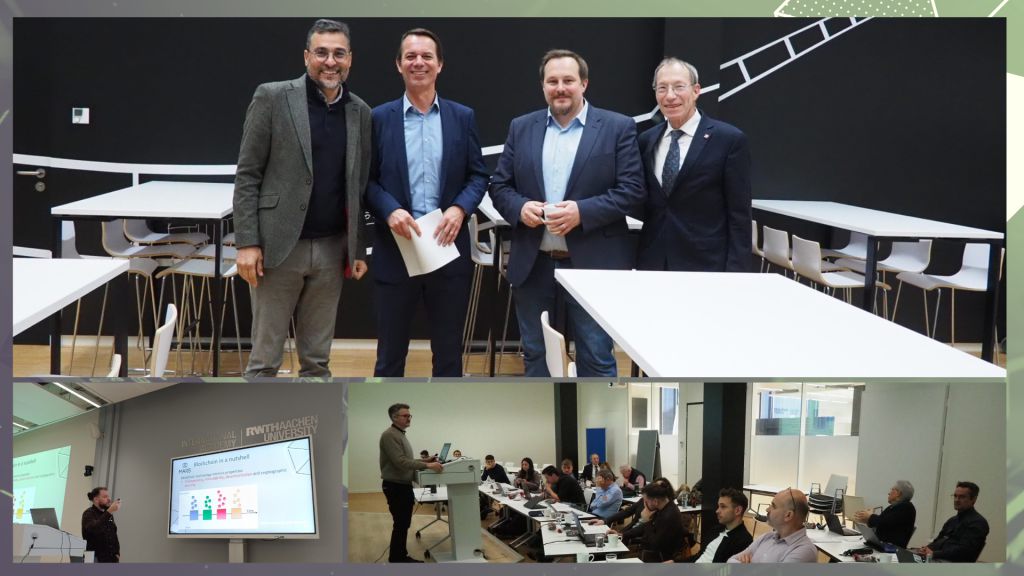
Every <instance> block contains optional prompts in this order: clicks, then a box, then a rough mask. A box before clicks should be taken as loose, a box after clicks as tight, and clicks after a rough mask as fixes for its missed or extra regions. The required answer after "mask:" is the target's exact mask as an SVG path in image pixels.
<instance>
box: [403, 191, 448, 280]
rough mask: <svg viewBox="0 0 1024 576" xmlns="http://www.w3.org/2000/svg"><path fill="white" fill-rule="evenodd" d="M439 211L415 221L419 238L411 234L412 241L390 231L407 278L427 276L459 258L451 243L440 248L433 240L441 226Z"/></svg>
mask: <svg viewBox="0 0 1024 576" xmlns="http://www.w3.org/2000/svg"><path fill="white" fill-rule="evenodd" d="M442 216H443V215H442V214H441V209H440V208H438V209H437V210H434V211H433V212H431V213H429V214H424V215H423V216H420V217H419V218H417V219H416V223H417V224H419V226H420V236H417V235H416V233H415V232H413V233H412V240H407V239H405V238H403V237H402V236H400V235H398V234H395V231H394V230H392V231H391V235H392V236H394V237H395V242H397V243H398V250H399V251H400V252H401V253H402V260H404V261H405V270H406V271H407V272H408V273H409V276H419V275H421V274H429V273H430V272H433V271H434V270H437V269H438V268H440V267H442V266H444V265H445V264H447V263H449V262H451V261H452V260H455V259H456V258H458V257H459V249H458V248H456V247H455V244H454V243H452V244H450V245H448V246H440V245H439V244H438V243H437V239H436V238H434V230H437V227H438V225H439V224H441V218H442Z"/></svg>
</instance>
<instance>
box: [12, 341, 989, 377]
mask: <svg viewBox="0 0 1024 576" xmlns="http://www.w3.org/2000/svg"><path fill="white" fill-rule="evenodd" d="M956 347H957V348H959V349H961V350H963V351H965V352H967V353H969V354H972V355H974V356H980V355H981V354H980V347H979V346H978V345H977V344H974V345H971V344H966V345H960V344H958V345H957V346H956ZM376 354H377V352H376V343H375V342H374V341H356V342H347V341H335V346H334V349H333V350H332V351H331V371H332V373H333V375H334V376H335V377H338V378H369V377H372V376H373V364H374V361H375V359H376ZM110 355H111V349H110V347H109V346H100V349H99V354H98V355H97V354H96V348H95V347H94V346H93V345H92V344H91V343H88V342H87V343H85V344H82V343H78V344H77V345H76V346H75V358H74V363H72V362H70V358H71V347H70V345H65V346H64V347H63V348H62V349H61V359H62V362H63V363H62V367H61V374H63V375H65V376H67V375H70V376H84V377H89V376H98V377H102V376H106V374H107V371H108V370H107V368H108V367H109V365H110ZM94 356H96V357H97V359H96V362H95V366H96V370H95V373H94V372H93V358H94ZM240 356H241V358H240ZM615 356H616V359H617V361H618V365H619V376H621V377H628V376H629V370H630V366H631V362H630V359H629V356H627V355H626V353H625V352H622V351H621V350H618V349H616V353H615ZM208 357H209V354H207V353H205V352H203V353H198V352H197V353H196V354H195V355H193V354H192V353H191V352H189V351H188V350H182V351H181V352H180V354H179V353H178V352H177V351H175V350H171V358H170V360H169V362H168V369H169V370H170V371H171V373H168V374H166V376H165V377H167V378H175V377H182V376H181V375H184V377H191V376H196V375H202V374H209V360H208ZM430 358H431V356H430V350H429V348H428V346H427V343H426V342H414V343H413V346H412V349H411V350H409V359H408V361H407V363H406V374H405V375H406V376H407V377H409V378H426V377H429V376H430ZM248 359H249V355H248V352H246V351H242V353H241V355H239V353H238V352H237V351H236V350H230V349H225V351H223V352H221V375H222V376H237V375H239V373H240V372H239V366H240V365H241V364H243V363H245V362H247V361H248ZM128 362H129V363H128V366H129V367H130V368H132V369H133V370H132V371H130V372H129V373H128V376H135V377H142V376H144V375H145V374H144V372H142V371H141V368H142V367H143V366H144V356H143V352H142V350H140V349H139V348H138V347H136V346H135V339H134V338H130V339H129V345H128ZM996 364H997V365H999V366H1001V367H1003V368H1005V367H1006V355H1005V354H998V355H997V357H996ZM499 367H500V374H502V375H506V376H522V375H523V359H522V357H521V356H519V355H518V354H513V353H506V354H505V355H504V357H503V358H502V360H501V364H500V366H499ZM69 368H70V371H69ZM281 370H282V372H281V373H280V374H279V376H280V377H282V378H294V377H297V376H298V373H297V370H298V358H297V357H295V355H294V354H286V356H285V359H284V363H283V364H282V366H281ZM464 371H465V372H466V373H467V374H472V375H484V374H486V373H487V357H486V356H485V355H484V354H482V353H481V354H473V355H471V356H470V359H469V362H468V363H467V365H466V366H465V367H464ZM49 373H50V347H49V346H29V345H18V346H15V347H14V376H15V377H27V376H33V375H41V374H49Z"/></svg>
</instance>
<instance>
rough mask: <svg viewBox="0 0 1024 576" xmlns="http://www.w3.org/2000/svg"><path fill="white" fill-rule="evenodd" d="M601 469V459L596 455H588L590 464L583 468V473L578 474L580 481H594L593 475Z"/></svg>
mask: <svg viewBox="0 0 1024 576" xmlns="http://www.w3.org/2000/svg"><path fill="white" fill-rule="evenodd" d="M600 469H601V458H600V457H599V456H598V455H597V454H591V455H590V463H589V464H587V465H586V466H584V467H583V472H581V473H580V480H586V481H587V482H593V481H594V475H595V474H597V471H598V470H600Z"/></svg>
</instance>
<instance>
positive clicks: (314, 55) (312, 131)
mask: <svg viewBox="0 0 1024 576" xmlns="http://www.w3.org/2000/svg"><path fill="white" fill-rule="evenodd" d="M350 39H351V36H350V34H349V29H348V26H347V25H345V24H343V23H341V22H336V21H334V20H323V19H321V20H317V21H316V22H315V23H314V24H313V26H312V28H310V29H309V32H308V33H307V34H306V50H305V52H304V53H303V59H304V61H305V65H306V73H305V74H303V75H302V76H301V77H300V78H297V79H295V80H288V81H284V82H271V83H268V84H262V85H260V86H259V87H258V88H256V93H255V94H254V95H253V97H252V103H250V104H249V109H248V111H247V112H246V115H245V127H244V128H243V131H242V144H241V147H240V151H239V153H238V168H237V170H236V172H235V195H234V217H235V239H236V243H237V245H238V258H237V266H238V275H239V276H241V277H242V279H243V280H245V281H246V282H247V283H248V284H249V287H250V289H251V295H252V354H250V356H249V364H248V366H246V368H245V375H246V376H276V375H277V371H278V368H280V366H281V359H282V355H283V351H284V341H285V338H286V337H287V336H288V326H289V323H290V320H291V318H292V316H294V317H295V342H296V348H298V352H299V363H300V368H299V376H311V377H328V378H329V377H330V376H331V371H330V369H329V368H328V364H329V361H330V353H331V340H332V339H333V338H334V322H335V318H336V317H337V312H338V300H339V298H340V297H341V284H342V278H343V277H344V276H345V272H346V270H345V268H346V263H347V264H348V265H349V266H350V267H351V275H352V277H354V278H356V279H357V280H358V279H359V278H361V277H362V276H363V274H365V273H366V262H365V258H366V246H365V243H364V241H363V238H362V234H361V229H362V226H361V225H360V223H361V222H362V216H363V208H362V195H363V190H364V189H365V188H366V181H367V177H368V174H369V170H370V124H371V123H370V107H369V106H367V105H366V103H365V102H363V101H362V100H360V99H359V97H358V96H356V95H355V94H353V93H352V92H351V91H350V90H349V89H348V87H347V86H346V85H345V80H346V79H347V78H348V72H349V68H350V67H351V66H352V48H351V41H350Z"/></svg>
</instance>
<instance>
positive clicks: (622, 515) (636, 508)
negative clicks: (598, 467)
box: [587, 470, 675, 526]
mask: <svg viewBox="0 0 1024 576" xmlns="http://www.w3.org/2000/svg"><path fill="white" fill-rule="evenodd" d="M608 472H611V470H608ZM612 477H613V478H614V477H615V475H614V473H613V474H612ZM651 484H662V485H664V486H668V489H669V491H670V492H672V493H673V494H674V493H675V490H674V489H673V488H672V483H671V482H669V480H668V478H664V477H659V478H655V479H654V480H653V481H651ZM623 502H626V499H625V497H623ZM643 510H644V500H643V498H640V499H639V500H637V501H636V502H629V503H628V504H626V505H625V506H623V507H622V509H620V510H619V511H618V512H616V513H614V514H612V515H611V516H609V517H608V518H605V519H603V520H589V521H588V522H587V523H588V524H607V525H608V526H612V525H614V524H618V523H619V522H625V521H626V520H627V519H629V521H630V524H629V525H630V526H632V525H633V524H636V522H637V521H638V520H639V519H640V513H641V512H643Z"/></svg>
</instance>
